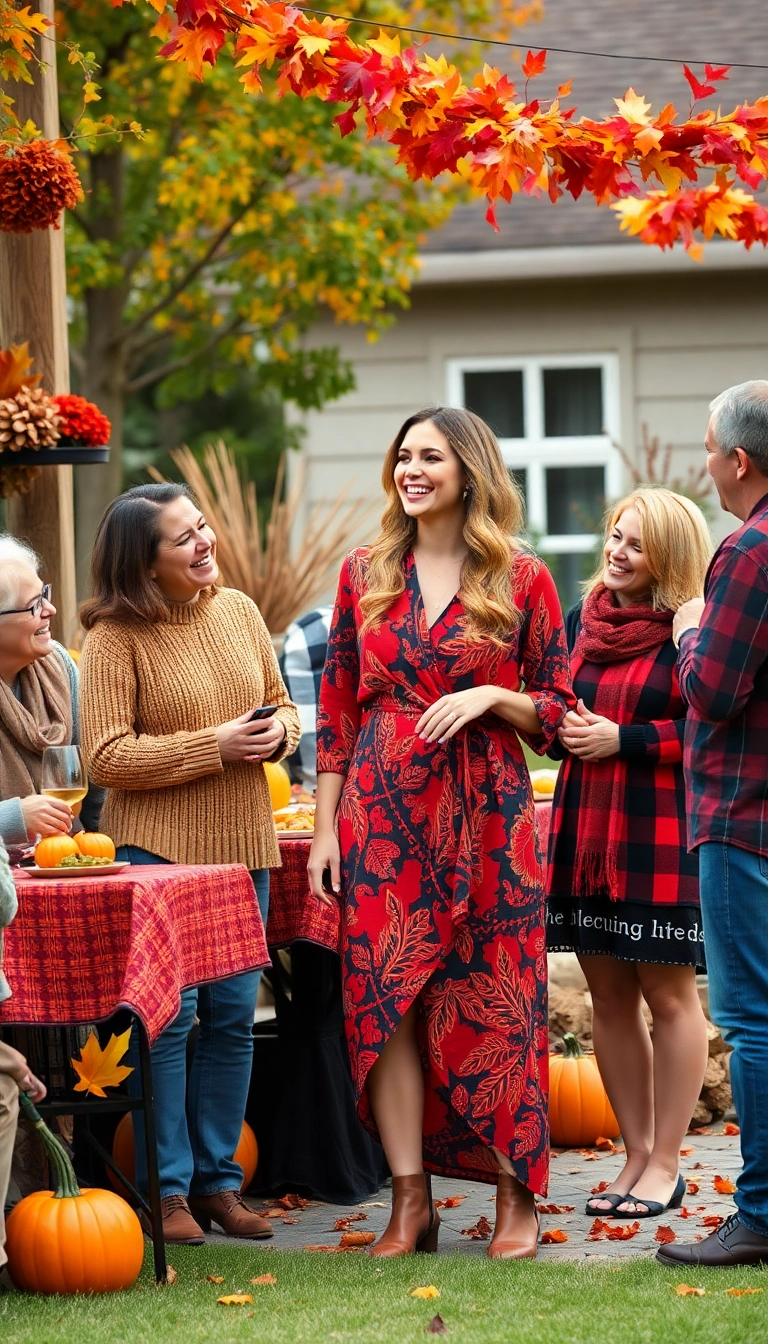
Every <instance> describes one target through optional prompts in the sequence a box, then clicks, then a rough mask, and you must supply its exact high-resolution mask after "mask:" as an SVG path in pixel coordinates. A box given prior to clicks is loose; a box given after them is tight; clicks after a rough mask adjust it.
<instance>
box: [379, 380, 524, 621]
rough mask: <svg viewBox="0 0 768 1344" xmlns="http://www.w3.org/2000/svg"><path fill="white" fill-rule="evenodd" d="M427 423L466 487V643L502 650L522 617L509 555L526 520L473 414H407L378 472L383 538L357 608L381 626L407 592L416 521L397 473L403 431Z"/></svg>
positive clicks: (489, 435) (491, 441)
mask: <svg viewBox="0 0 768 1344" xmlns="http://www.w3.org/2000/svg"><path fill="white" fill-rule="evenodd" d="M426 421H430V422H431V423H432V424H433V425H434V426H435V428H436V429H439V430H440V432H441V433H442V434H444V435H445V437H446V439H447V440H448V443H449V445H450V447H451V448H452V449H453V451H454V453H455V454H456V456H457V457H458V459H459V461H460V462H461V465H462V467H463V469H464V475H465V477H466V482H467V493H466V516H465V520H464V540H465V542H466V543H467V546H468V548H469V554H468V556H467V558H466V560H465V561H464V564H463V566H462V570H461V599H462V602H463V604H464V609H465V611H466V614H467V623H466V626H465V631H464V633H465V637H466V638H467V639H468V640H470V641H471V642H473V643H476V642H478V641H479V640H481V639H490V640H492V641H493V642H494V643H495V644H499V645H503V644H504V643H505V642H506V641H507V640H508V639H509V635H510V632H511V631H512V630H513V629H515V628H516V627H517V626H518V625H519V623H520V621H521V619H522V617H521V613H520V612H519V611H518V609H517V607H516V606H515V605H514V603H513V601H512V595H511V581H510V571H511V567H512V563H513V560H514V557H515V555H516V554H517V553H518V552H519V551H520V550H521V549H522V543H521V542H520V540H519V539H518V535H517V534H518V533H519V531H520V529H521V527H522V522H523V505H522V499H521V496H520V492H519V490H518V488H517V486H516V485H515V483H514V481H513V480H512V477H511V476H510V474H509V472H508V471H507V468H506V467H505V465H504V460H503V458H502V456H501V450H500V448H499V445H498V443H497V441H496V437H495V435H494V434H493V432H492V430H490V429H489V428H488V425H486V423H485V421H484V420H481V419H480V417H479V416H478V415H474V414H473V412H472V411H465V410H456V409H454V408H453V407H449V406H429V407H427V408H426V409H425V410H423V411H417V412H416V414H415V415H411V416H409V417H408V419H407V420H406V422H405V424H404V425H401V427H400V429H399V430H398V433H397V435H396V436H395V439H394V441H393V442H392V444H391V445H390V447H389V449H388V450H387V455H386V457H385V458H384V467H383V470H382V474H381V480H382V485H383V487H384V493H385V494H386V497H387V503H386V506H385V509H384V513H383V516H382V519H381V532H380V533H379V536H378V537H377V538H376V541H375V542H374V543H373V545H372V546H371V549H370V551H369V553H368V560H367V564H366V588H367V591H366V593H365V596H364V597H363V598H362V599H361V602H360V607H361V609H362V612H363V615H364V617H365V620H364V624H363V629H364V630H367V629H370V627H371V626H372V625H375V624H376V623H377V622H378V621H379V620H381V618H382V616H383V615H384V613H385V612H386V611H387V610H388V609H389V607H390V606H391V605H392V603H393V602H394V601H395V599H396V598H397V597H399V596H400V594H401V593H402V592H403V590H404V588H405V575H404V572H403V561H404V559H405V557H406V555H407V554H408V551H409V550H410V549H411V547H412V546H413V544H414V542H415V540H416V521H415V519H413V518H409V517H408V515H407V514H406V513H405V511H404V509H403V506H402V504H401V502H400V496H399V494H398V492H397V487H396V485H395V467H396V465H397V458H398V453H399V451H400V447H401V445H402V442H403V440H404V438H405V436H406V434H407V433H408V430H409V429H411V428H412V427H413V426H414V425H420V424H424V423H425V422H426Z"/></svg>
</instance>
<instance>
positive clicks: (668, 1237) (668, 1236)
mask: <svg viewBox="0 0 768 1344" xmlns="http://www.w3.org/2000/svg"><path fill="white" fill-rule="evenodd" d="M653 1240H654V1241H660V1242H661V1244H662V1246H666V1245H667V1243H668V1242H670V1241H674V1240H675V1234H674V1232H673V1231H672V1228H671V1227H663V1226H662V1225H661V1224H659V1226H658V1227H657V1228H656V1235H655V1236H654V1238H653Z"/></svg>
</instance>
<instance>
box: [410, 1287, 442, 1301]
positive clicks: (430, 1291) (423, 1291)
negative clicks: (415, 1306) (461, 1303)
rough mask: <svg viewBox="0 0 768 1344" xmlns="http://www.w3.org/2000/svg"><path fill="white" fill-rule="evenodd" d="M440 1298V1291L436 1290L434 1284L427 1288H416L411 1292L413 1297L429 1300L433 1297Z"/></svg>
mask: <svg viewBox="0 0 768 1344" xmlns="http://www.w3.org/2000/svg"><path fill="white" fill-rule="evenodd" d="M439 1296H440V1289H439V1288H436V1287H435V1285H434V1283H430V1284H429V1286H428V1287H427V1288H414V1289H412V1291H411V1297H424V1298H427V1299H429V1298H431V1297H439Z"/></svg>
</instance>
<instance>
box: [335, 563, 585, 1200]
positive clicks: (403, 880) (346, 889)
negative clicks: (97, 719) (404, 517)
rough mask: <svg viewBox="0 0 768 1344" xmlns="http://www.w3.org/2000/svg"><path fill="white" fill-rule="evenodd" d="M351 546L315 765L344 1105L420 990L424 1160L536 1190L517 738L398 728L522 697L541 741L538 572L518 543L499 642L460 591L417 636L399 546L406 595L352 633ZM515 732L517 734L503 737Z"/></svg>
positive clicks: (354, 578) (539, 1013) (555, 608)
mask: <svg viewBox="0 0 768 1344" xmlns="http://www.w3.org/2000/svg"><path fill="white" fill-rule="evenodd" d="M366 563H367V552H366V551H365V550H359V551H356V552H353V553H352V555H351V556H350V557H349V558H348V559H347V561H345V563H344V566H343V568H342V572H341V578H340V581H339V588H338V593H337V598H336V606H335V610H334V616H333V621H332V625H331V632H330V639H329V645H328V658H327V662H326V665H325V672H324V675H323V682H322V686H321V691H320V703H319V716H318V737H317V742H318V763H317V768H318V771H332V772H335V773H338V774H343V775H346V782H345V785H344V789H343V792H342V797H341V802H340V805H339V811H338V831H339V841H340V847H341V855H342V900H343V929H344V933H343V988H344V1016H345V1024H346V1031H347V1040H348V1045H349V1052H350V1060H351V1066H352V1073H353V1078H354V1082H355V1087H356V1092H357V1097H358V1111H359V1115H360V1118H361V1120H362V1121H363V1123H364V1124H365V1125H366V1127H367V1128H368V1129H369V1130H370V1132H371V1133H373V1134H375V1133H376V1128H375V1124H374V1121H373V1117H372V1116H371V1113H370V1109H369V1105H368V1099H367V1094H366V1078H367V1076H368V1072H369V1070H370V1069H371V1067H372V1066H373V1064H375V1062H376V1060H377V1059H378V1057H379V1054H380V1053H381V1051H382V1049H383V1047H384V1045H385V1044H386V1042H387V1040H388V1039H389V1038H390V1036H391V1035H392V1034H393V1033H394V1031H395V1030H396V1028H397V1026H398V1023H399V1022H400V1020H401V1018H402V1017H403V1016H404V1014H405V1013H406V1012H407V1011H408V1009H409V1008H410V1006H411V1005H412V1004H413V1003H414V1001H415V1000H417V999H418V1000H419V1014H420V1019H419V1020H420V1040H421V1046H422V1059H423V1067H424V1075H425V1084H426V1103H425V1115H424V1159H425V1165H426V1167H427V1169H428V1170H430V1171H434V1172H439V1173H442V1174H445V1175H450V1176H454V1177H466V1178H467V1179H472V1180H485V1181H493V1180H495V1179H496V1175H497V1172H498V1164H497V1162H496V1160H495V1158H494V1157H493V1154H492V1152H491V1147H492V1146H494V1147H496V1148H498V1149H499V1150H500V1151H501V1152H503V1153H505V1154H506V1155H507V1156H508V1157H509V1159H510V1162H511V1164H512V1167H513V1170H514V1172H515V1175H516V1176H517V1178H518V1180H520V1181H521V1182H522V1183H523V1184H524V1185H527V1186H528V1187H529V1188H530V1189H532V1190H533V1191H535V1192H536V1193H538V1194H544V1193H545V1192H546V1184H547V1168H548V1158H549V1133H548V1123H547V1083H548V1075H547V1065H548V1038H547V1005H546V947H545V936H544V907H543V892H542V874H541V863H540V855H539V852H538V844H537V839H536V828H535V821H534V808H533V798H532V794H531V788H530V781H529V778H528V771H527V768H526V765H525V760H524V756H523V750H522V747H521V745H520V741H519V738H518V734H517V733H516V731H515V730H514V729H513V728H512V727H511V726H510V725H509V724H508V723H506V722H505V721H504V720H502V719H500V718H499V717H497V716H496V715H494V714H489V715H486V716H484V717H483V718H482V719H478V720H475V721H474V722H472V723H471V724H468V725H467V727H466V728H464V729H462V730H460V731H459V733H458V734H457V735H456V736H455V737H454V738H452V739H449V740H448V741H446V742H445V744H443V745H440V744H439V743H427V742H424V741H422V740H421V739H420V738H418V737H417V736H416V732H415V728H416V724H417V722H418V720H419V718H420V717H421V715H422V714H423V712H424V710H425V709H427V708H428V707H429V706H430V705H431V704H434V702H435V701H436V700H437V699H439V698H440V696H442V695H446V694H450V693H452V692H455V691H460V690H465V689H468V688H470V687H473V686H479V685H487V684H496V685H500V686H504V687H506V688H507V689H508V690H512V691H520V690H522V689H523V687H524V689H525V692H526V694H528V695H530V696H531V698H532V700H533V701H534V703H535V705H536V710H537V713H538V716H539V721H540V724H541V733H540V735H538V736H537V737H536V738H535V739H534V740H532V741H531V743H530V745H531V746H532V747H533V748H534V750H536V751H538V752H541V753H543V752H545V751H546V749H547V746H548V745H549V744H550V743H551V742H552V741H553V739H554V737H555V734H556V731H557V727H558V725H559V723H560V722H561V720H562V718H563V715H564V714H565V712H566V710H567V709H568V708H570V707H571V706H572V705H573V704H574V701H573V696H572V692H571V689H570V678H569V671H568V654H567V650H566V644H565V637H564V632H563V624H562V616H561V612H560V604H559V601H558V597H557V593H556V590H555V586H554V583H553V581H552V578H551V576H550V574H549V571H548V570H547V569H546V567H545V566H544V565H543V564H542V562H541V561H540V560H539V559H538V558H537V557H535V556H534V555H532V554H530V553H527V552H521V553H520V554H519V555H518V556H517V557H516V559H515V562H514V566H513V571H512V576H511V580H512V593H513V600H514V602H515V605H516V606H517V607H518V609H519V610H520V612H521V613H522V616H523V619H522V622H521V624H520V625H519V627H518V628H517V629H515V630H514V631H513V632H512V633H511V635H510V638H509V640H508V641H507V643H506V644H505V646H503V647H498V646H496V645H495V644H494V643H493V642H492V641H490V640H484V641H482V642H479V643H472V642H470V641H469V640H468V639H467V638H466V636H465V633H464V631H465V624H466V618H465V613H464V608H463V606H462V602H461V599H460V597H459V596H458V595H457V596H456V597H454V598H453V600H452V601H451V602H450V604H449V606H448V607H447V609H446V610H445V611H444V612H443V613H442V615H441V616H440V617H439V619H438V620H437V621H436V622H435V624H434V625H433V626H432V627H431V628H429V627H428V626H427V623H426V618H425V615H424V608H423V604H422V601H421V594H420V592H419V585H418V579H417V576H416V571H415V566H414V563H413V558H412V556H410V555H409V556H408V557H407V558H406V561H405V590H404V592H403V593H402V594H401V596H400V597H399V598H397V599H396V600H395V602H393V604H392V606H391V608H390V610H389V611H388V612H387V614H386V616H385V617H384V619H383V620H381V621H380V622H379V623H378V624H377V625H376V626H374V627H373V628H372V629H369V630H367V631H365V633H362V625H363V617H362V614H361V612H360V609H359V602H360V598H361V597H362V596H363V595H364V593H365V582H366V580H365V575H366ZM520 736H524V734H520Z"/></svg>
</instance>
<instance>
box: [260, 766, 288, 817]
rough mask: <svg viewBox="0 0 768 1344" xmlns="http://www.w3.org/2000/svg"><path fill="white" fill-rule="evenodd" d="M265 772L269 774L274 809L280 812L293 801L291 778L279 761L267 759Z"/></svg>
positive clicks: (270, 794) (268, 780)
mask: <svg viewBox="0 0 768 1344" xmlns="http://www.w3.org/2000/svg"><path fill="white" fill-rule="evenodd" d="M264 774H265V775H266V776H267V783H268V785H269V796H270V798H271V799H272V811H273V812H279V811H280V808H281V807H287V806H288V804H289V803H290V801H291V779H290V775H289V774H288V771H287V770H286V768H285V766H284V765H281V764H280V762H279V761H265V762H264Z"/></svg>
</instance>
